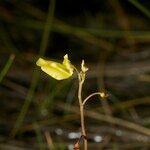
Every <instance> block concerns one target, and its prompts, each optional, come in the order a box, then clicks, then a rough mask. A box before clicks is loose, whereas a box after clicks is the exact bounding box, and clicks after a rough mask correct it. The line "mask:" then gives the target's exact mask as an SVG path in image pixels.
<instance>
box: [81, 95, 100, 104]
mask: <svg viewBox="0 0 150 150" xmlns="http://www.w3.org/2000/svg"><path fill="white" fill-rule="evenodd" d="M95 95H100V96H101V93H100V92H95V93H92V94H90V95H89V96H88V97H87V98H86V99H84V100H83V106H84V105H85V103H86V102H87V101H88V100H89V99H90V98H91V97H93V96H95Z"/></svg>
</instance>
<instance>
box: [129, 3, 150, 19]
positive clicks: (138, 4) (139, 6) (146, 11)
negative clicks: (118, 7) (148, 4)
mask: <svg viewBox="0 0 150 150" xmlns="http://www.w3.org/2000/svg"><path fill="white" fill-rule="evenodd" d="M129 2H130V3H132V4H133V5H134V6H135V7H136V8H137V9H139V10H140V11H141V12H142V13H143V14H145V15H146V16H147V17H148V18H150V11H149V10H148V9H146V8H145V7H144V6H143V5H141V4H140V3H139V2H138V1H137V0H129Z"/></svg>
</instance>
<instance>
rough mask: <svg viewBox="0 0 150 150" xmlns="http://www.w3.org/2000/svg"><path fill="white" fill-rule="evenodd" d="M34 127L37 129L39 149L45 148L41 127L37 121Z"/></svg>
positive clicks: (43, 149)
mask: <svg viewBox="0 0 150 150" xmlns="http://www.w3.org/2000/svg"><path fill="white" fill-rule="evenodd" d="M34 129H35V133H36V138H37V141H38V145H39V150H45V148H44V142H43V138H42V134H41V131H40V127H39V126H38V124H37V123H34Z"/></svg>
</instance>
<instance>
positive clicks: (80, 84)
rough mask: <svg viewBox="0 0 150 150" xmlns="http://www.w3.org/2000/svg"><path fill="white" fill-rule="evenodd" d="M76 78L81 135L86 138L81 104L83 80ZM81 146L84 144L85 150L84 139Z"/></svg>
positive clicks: (85, 149)
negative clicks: (77, 80) (77, 81)
mask: <svg viewBox="0 0 150 150" xmlns="http://www.w3.org/2000/svg"><path fill="white" fill-rule="evenodd" d="M78 78H79V89H78V100H79V106H80V119H81V133H82V135H83V136H84V137H86V131H85V122H84V107H83V103H82V87H83V83H84V80H82V77H81V76H80V74H78ZM83 144H84V150H87V139H86V138H83Z"/></svg>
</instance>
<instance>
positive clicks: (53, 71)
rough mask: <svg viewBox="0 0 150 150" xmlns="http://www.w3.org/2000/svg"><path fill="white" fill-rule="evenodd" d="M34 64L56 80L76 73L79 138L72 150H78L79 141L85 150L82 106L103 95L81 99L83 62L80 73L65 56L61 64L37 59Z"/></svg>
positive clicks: (86, 147)
mask: <svg viewBox="0 0 150 150" xmlns="http://www.w3.org/2000/svg"><path fill="white" fill-rule="evenodd" d="M36 64H37V66H40V67H41V69H42V70H43V71H44V72H45V73H47V74H48V75H50V76H51V77H53V78H54V79H56V80H64V79H67V78H70V77H71V76H72V75H73V73H74V71H76V73H77V75H78V81H79V88H78V100H79V107H80V123H81V137H80V138H79V140H78V141H77V142H76V143H75V145H74V150H80V141H81V140H82V139H83V147H84V150H87V149H88V141H87V134H86V130H85V121H84V106H85V104H86V102H87V101H88V100H89V99H90V98H91V97H92V96H95V95H99V96H100V97H102V98H104V97H105V93H103V92H96V93H92V94H90V95H89V96H88V97H86V98H85V99H82V87H83V83H84V81H85V78H86V72H87V70H88V68H87V67H86V66H85V63H84V60H82V63H81V69H80V71H78V69H77V68H76V67H75V66H74V65H73V64H72V63H71V62H70V60H69V59H68V55H67V54H66V55H65V56H64V60H63V62H62V64H61V63H58V62H55V61H49V60H44V59H42V58H39V59H38V60H37V62H36Z"/></svg>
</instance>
